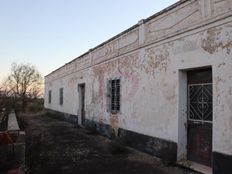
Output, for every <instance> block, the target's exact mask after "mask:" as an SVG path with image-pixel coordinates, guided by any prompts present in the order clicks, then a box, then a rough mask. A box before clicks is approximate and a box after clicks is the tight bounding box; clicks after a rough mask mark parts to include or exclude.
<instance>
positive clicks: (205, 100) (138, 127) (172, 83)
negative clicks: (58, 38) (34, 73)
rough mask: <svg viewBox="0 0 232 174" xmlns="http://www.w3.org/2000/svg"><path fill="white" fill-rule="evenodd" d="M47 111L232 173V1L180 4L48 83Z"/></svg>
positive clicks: (174, 158)
mask: <svg viewBox="0 0 232 174" xmlns="http://www.w3.org/2000/svg"><path fill="white" fill-rule="evenodd" d="M44 97H45V108H47V109H48V110H50V111H54V112H59V113H63V114H64V118H65V119H67V120H69V121H72V122H75V123H77V124H79V125H87V124H94V125H96V128H97V130H98V131H99V132H100V133H102V134H103V135H105V136H107V137H112V136H123V137H124V138H126V140H127V144H128V145H129V146H132V147H134V148H136V149H139V150H142V151H144V152H147V153H149V154H152V155H155V156H157V157H159V158H162V159H164V160H167V161H169V162H182V163H183V164H184V163H185V161H187V162H188V165H190V166H191V165H192V166H193V165H194V164H196V166H197V165H199V166H204V167H206V166H208V167H206V168H208V169H210V170H212V172H213V173H217V174H225V173H231V171H232V0H181V1H179V2H177V3H176V4H174V5H172V6H170V7H168V8H166V9H164V10H163V11H161V12H159V13H157V14H154V15H153V16H151V17H149V18H147V19H144V20H141V21H139V22H138V23H137V24H135V25H134V26H132V27H131V28H129V29H127V30H126V31H123V32H122V33H120V34H118V35H116V36H115V37H113V38H111V39H109V40H107V41H106V42H104V43H102V44H100V45H98V46H97V47H95V48H93V49H90V50H89V51H88V52H86V53H85V54H83V55H81V56H79V57H77V58H76V59H74V60H72V61H70V62H69V63H67V64H65V65H64V66H62V67H60V68H59V69H57V70H55V71H53V72H51V73H50V74H48V75H47V76H46V77H45V96H44Z"/></svg>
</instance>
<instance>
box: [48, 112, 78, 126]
mask: <svg viewBox="0 0 232 174" xmlns="http://www.w3.org/2000/svg"><path fill="white" fill-rule="evenodd" d="M46 110H47V113H48V114H47V115H48V116H50V117H53V118H57V119H59V120H63V121H66V122H69V123H72V124H75V125H78V116H77V115H72V114H67V113H63V112H58V111H54V110H51V109H46Z"/></svg>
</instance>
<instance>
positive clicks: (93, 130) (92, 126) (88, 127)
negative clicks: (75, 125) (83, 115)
mask: <svg viewBox="0 0 232 174" xmlns="http://www.w3.org/2000/svg"><path fill="white" fill-rule="evenodd" d="M85 129H86V130H87V131H88V134H91V135H96V134H98V131H97V126H96V124H95V123H93V122H91V123H88V124H86V125H85Z"/></svg>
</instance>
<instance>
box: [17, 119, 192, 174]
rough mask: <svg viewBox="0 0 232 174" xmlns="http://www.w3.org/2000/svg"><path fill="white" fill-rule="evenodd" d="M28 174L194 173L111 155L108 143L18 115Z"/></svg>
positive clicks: (140, 157)
mask: <svg viewBox="0 0 232 174" xmlns="http://www.w3.org/2000/svg"><path fill="white" fill-rule="evenodd" d="M21 119H23V120H24V121H23V122H24V124H25V130H26V165H27V168H28V173H29V174H53V173H54V174H92V173H93V174H124V173H125V174H127V173H128V174H194V173H193V172H191V171H188V170H186V169H182V168H178V167H165V166H163V165H162V164H161V163H160V162H159V161H158V160H157V159H156V158H154V157H152V156H150V155H147V154H144V153H141V152H138V151H135V150H133V149H130V150H129V153H125V154H118V155H113V154H111V153H110V150H109V147H110V144H111V143H110V140H108V139H106V138H104V137H102V136H99V135H93V134H89V133H88V132H87V131H86V130H85V129H82V128H77V127H76V126H74V125H72V124H69V123H66V122H63V121H60V120H56V119H53V118H49V117H46V116H39V115H37V116H30V115H27V116H26V115H24V116H21Z"/></svg>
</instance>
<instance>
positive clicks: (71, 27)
mask: <svg viewBox="0 0 232 174" xmlns="http://www.w3.org/2000/svg"><path fill="white" fill-rule="evenodd" d="M176 1H177V0H0V60H1V63H0V79H2V78H3V76H6V75H7V73H8V72H9V70H10V66H11V63H12V62H17V63H31V64H33V65H35V66H36V67H37V68H38V70H39V71H40V72H41V73H42V74H43V75H47V74H48V73H50V72H51V71H53V70H55V69H56V68H58V67H60V66H62V65H63V64H65V63H67V62H69V61H71V60H72V59H74V58H75V57H78V56H79V55H81V54H83V53H85V52H86V51H88V50H89V49H90V48H93V47H95V46H97V45H99V44H100V43H102V42H104V41H106V40H108V39H109V38H111V37H113V36H115V35H116V34H118V33H120V32H122V31H123V30H126V29H127V28H129V27H131V26H132V25H134V24H136V23H137V22H138V21H139V20H141V19H144V18H147V17H149V16H151V15H153V14H154V13H156V12H158V11H160V10H162V9H164V8H165V7H168V6H169V5H171V4H173V3H175V2H176Z"/></svg>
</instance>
